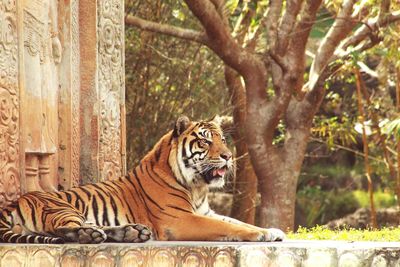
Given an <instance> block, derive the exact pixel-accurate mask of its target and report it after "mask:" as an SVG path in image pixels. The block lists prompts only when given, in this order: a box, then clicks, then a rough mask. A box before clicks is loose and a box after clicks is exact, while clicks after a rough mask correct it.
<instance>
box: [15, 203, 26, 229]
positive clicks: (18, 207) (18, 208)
mask: <svg viewBox="0 0 400 267" xmlns="http://www.w3.org/2000/svg"><path fill="white" fill-rule="evenodd" d="M17 213H18V216H19V218H20V219H21V221H22V224H24V225H25V218H24V215H23V214H22V212H21V207H20V206H19V205H18V206H17Z"/></svg>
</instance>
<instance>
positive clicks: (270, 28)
mask: <svg viewBox="0 0 400 267" xmlns="http://www.w3.org/2000/svg"><path fill="white" fill-rule="evenodd" d="M281 10H282V0H274V1H269V10H268V13H267V16H266V25H265V26H266V29H267V41H268V44H269V48H270V49H271V50H272V51H275V49H276V42H277V40H278V24H279V18H280V14H281Z"/></svg>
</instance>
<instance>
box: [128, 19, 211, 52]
mask: <svg viewBox="0 0 400 267" xmlns="http://www.w3.org/2000/svg"><path fill="white" fill-rule="evenodd" d="M125 24H126V25H129V26H133V27H137V28H139V29H141V30H145V31H150V32H156V33H161V34H165V35H170V36H173V37H177V38H181V39H185V40H188V41H194V42H197V43H200V44H204V45H208V38H207V35H206V34H204V33H202V32H198V31H194V30H189V29H183V28H179V27H175V26H171V25H166V24H161V23H157V22H152V21H148V20H144V19H141V18H138V17H135V16H132V15H127V16H126V17H125Z"/></svg>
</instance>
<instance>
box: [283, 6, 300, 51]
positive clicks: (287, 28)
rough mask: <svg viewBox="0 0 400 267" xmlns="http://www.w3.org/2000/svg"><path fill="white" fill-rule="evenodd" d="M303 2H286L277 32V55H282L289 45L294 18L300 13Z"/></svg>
mask: <svg viewBox="0 0 400 267" xmlns="http://www.w3.org/2000/svg"><path fill="white" fill-rule="evenodd" d="M302 2H303V0H288V1H286V5H287V7H286V9H285V13H284V14H283V17H282V20H281V23H280V25H279V30H278V46H277V52H278V54H279V55H281V56H282V55H283V54H284V53H285V52H286V49H287V47H288V45H289V40H290V34H291V32H292V30H293V27H294V25H295V23H296V17H297V15H298V14H299V12H300V8H301V4H302Z"/></svg>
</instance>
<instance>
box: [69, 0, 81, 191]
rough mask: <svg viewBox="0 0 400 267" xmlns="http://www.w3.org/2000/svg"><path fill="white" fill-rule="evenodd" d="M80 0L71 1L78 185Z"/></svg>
mask: <svg viewBox="0 0 400 267" xmlns="http://www.w3.org/2000/svg"><path fill="white" fill-rule="evenodd" d="M78 14H79V0H72V1H71V15H72V16H71V35H72V40H71V51H72V53H73V55H72V57H71V66H72V68H71V72H72V81H71V85H72V97H71V98H72V114H73V115H75V116H72V129H71V133H72V144H71V151H72V155H71V179H72V181H71V185H72V186H77V185H79V183H80V174H79V157H80V136H79V135H80V128H79V123H80V122H79V116H78V115H77V114H79V92H80V76H79V75H80V73H79V60H80V52H79V51H80V50H79V17H78Z"/></svg>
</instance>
